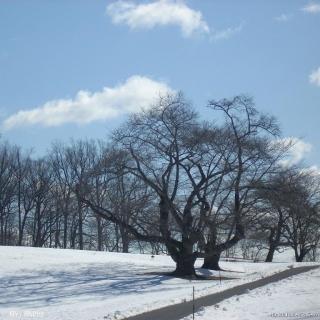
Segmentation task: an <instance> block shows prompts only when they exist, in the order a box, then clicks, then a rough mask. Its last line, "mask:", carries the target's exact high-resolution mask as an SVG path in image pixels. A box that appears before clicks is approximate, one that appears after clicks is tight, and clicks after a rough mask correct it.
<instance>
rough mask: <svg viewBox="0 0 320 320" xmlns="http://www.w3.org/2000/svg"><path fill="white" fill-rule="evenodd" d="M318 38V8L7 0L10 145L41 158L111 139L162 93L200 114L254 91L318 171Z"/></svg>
mask: <svg viewBox="0 0 320 320" xmlns="http://www.w3.org/2000/svg"><path fill="white" fill-rule="evenodd" d="M317 30H318V31H317ZM319 30H320V1H319V2H308V1H298V0H287V1H286V0H272V1H271V0H270V1H262V0H251V1H246V0H243V1H236V0H233V1H231V0H225V1H214V0H198V1H196V0H186V1H182V0H181V1H174V0H162V1H155V0H149V1H137V0H136V1H134V0H133V1H111V0H104V1H102V0H94V1H87V0H76V1H75V0H74V1H72V0H68V1H64V0H55V1H49V0H47V1H46V0H38V1H36V0H29V1H18V0H2V1H1V4H0V40H1V45H0V121H1V126H0V131H1V136H2V139H7V140H9V141H11V142H12V143H16V144H19V145H22V146H24V147H25V148H30V147H33V148H34V150H35V151H36V153H37V154H43V153H44V152H45V150H46V149H47V148H49V147H50V144H51V142H52V141H54V140H63V141H68V140H69V139H70V138H84V137H87V138H105V137H106V136H107V135H108V133H109V132H110V130H111V129H113V128H115V127H116V126H118V125H119V124H120V123H121V122H122V121H123V120H124V119H125V117H126V115H127V114H128V113H130V112H132V111H136V110H138V107H140V106H145V105H147V104H149V103H150V101H152V99H154V96H155V95H157V94H158V93H159V92H162V91H166V90H169V91H170V90H172V91H174V90H182V91H183V92H184V93H185V95H186V96H187V97H188V98H189V99H190V100H192V102H193V104H194V106H195V108H197V109H198V110H199V112H200V114H201V115H202V116H203V117H205V116H206V113H207V112H208V111H207V110H206V108H205V105H206V102H207V101H208V99H212V98H214V99H219V98H223V97H231V96H234V95H236V94H241V93H248V94H250V95H252V96H253V97H254V98H255V101H256V104H257V107H258V109H260V110H262V111H264V112H268V113H270V114H273V115H275V116H276V117H278V119H279V121H280V123H281V127H282V131H283V135H284V136H285V137H296V138H299V139H301V140H297V141H298V147H297V148H296V150H295V155H294V156H295V157H296V159H297V161H298V160H300V159H302V158H303V159H305V162H306V164H307V165H315V166H318V167H319V166H320V151H319V149H320V148H319V147H320V133H319V130H318V123H319V119H320V105H319V101H320V69H319V68H320V41H319ZM22 110H23V112H21V111H22Z"/></svg>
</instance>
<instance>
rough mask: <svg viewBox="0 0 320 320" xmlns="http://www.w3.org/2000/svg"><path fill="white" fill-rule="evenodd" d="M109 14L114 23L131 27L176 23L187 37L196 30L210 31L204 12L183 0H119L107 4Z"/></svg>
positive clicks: (149, 27) (201, 31)
mask: <svg viewBox="0 0 320 320" xmlns="http://www.w3.org/2000/svg"><path fill="white" fill-rule="evenodd" d="M107 14H108V15H110V17H111V19H112V22H113V23H115V24H126V25H128V26H129V27H130V28H131V29H141V28H146V29H152V28H154V27H156V26H167V25H175V26H179V27H180V28H181V31H182V34H183V35H184V36H185V37H189V36H191V35H193V34H194V33H196V32H200V33H205V34H208V33H210V28H209V26H208V24H207V22H206V21H205V20H204V19H203V16H202V13H201V12H200V11H196V10H193V9H191V8H190V7H188V6H187V5H186V4H185V3H184V1H182V0H157V1H154V2H150V3H144V4H135V3H134V2H132V1H123V0H119V1H116V2H113V3H111V4H109V5H108V6H107Z"/></svg>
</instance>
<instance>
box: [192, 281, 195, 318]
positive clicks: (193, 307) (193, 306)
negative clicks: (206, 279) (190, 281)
mask: <svg viewBox="0 0 320 320" xmlns="http://www.w3.org/2000/svg"><path fill="white" fill-rule="evenodd" d="M194 311H195V305H194V286H193V288H192V320H194Z"/></svg>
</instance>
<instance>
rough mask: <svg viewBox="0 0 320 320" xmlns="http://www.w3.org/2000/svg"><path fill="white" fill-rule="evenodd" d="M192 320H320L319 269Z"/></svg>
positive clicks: (232, 300) (208, 310) (233, 300)
mask: <svg viewBox="0 0 320 320" xmlns="http://www.w3.org/2000/svg"><path fill="white" fill-rule="evenodd" d="M191 319H192V317H191V316H189V317H187V318H185V319H184V320H191ZM195 319H197V320H212V319H215V320H262V319H269V320H270V319H295V320H297V319H320V269H319V268H318V269H315V270H313V271H309V272H306V273H302V274H300V275H296V276H294V277H291V278H288V279H285V280H282V281H279V282H276V283H272V284H269V285H267V286H263V287H261V288H258V289H255V290H252V291H250V292H249V293H248V294H244V295H240V296H235V297H232V298H230V299H227V300H224V301H222V302H221V303H219V304H217V305H215V306H212V307H207V308H204V309H202V310H200V311H199V312H197V313H196V315H195Z"/></svg>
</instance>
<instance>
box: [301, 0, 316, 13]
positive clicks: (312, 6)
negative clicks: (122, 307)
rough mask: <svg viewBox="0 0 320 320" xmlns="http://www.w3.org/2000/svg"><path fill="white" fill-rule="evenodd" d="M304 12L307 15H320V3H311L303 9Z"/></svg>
mask: <svg viewBox="0 0 320 320" xmlns="http://www.w3.org/2000/svg"><path fill="white" fill-rule="evenodd" d="M302 11H304V12H307V13H313V14H314V13H320V3H316V2H310V3H309V4H307V5H306V6H304V7H303V8H302Z"/></svg>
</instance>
